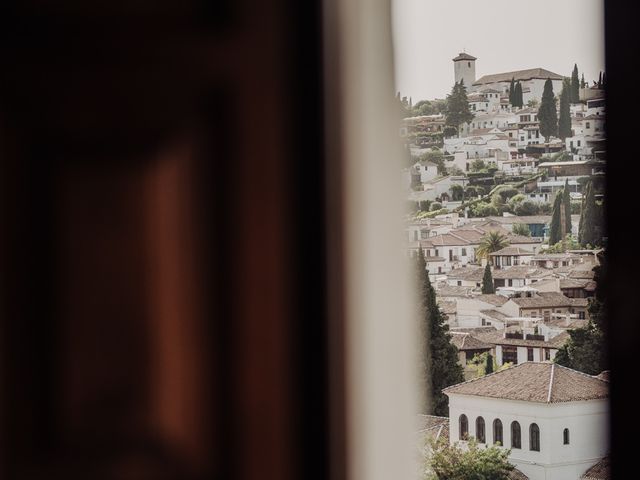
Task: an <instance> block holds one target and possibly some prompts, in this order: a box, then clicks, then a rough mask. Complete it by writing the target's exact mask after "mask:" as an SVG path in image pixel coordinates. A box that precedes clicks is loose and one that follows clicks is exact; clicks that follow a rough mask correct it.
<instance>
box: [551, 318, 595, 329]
mask: <svg viewBox="0 0 640 480" xmlns="http://www.w3.org/2000/svg"><path fill="white" fill-rule="evenodd" d="M544 323H545V325H548V326H550V327H553V328H566V329H570V328H584V327H586V326H587V324H588V323H589V321H588V320H586V319H584V320H583V319H580V318H570V319H569V323H568V324H567V321H566V319H564V318H552V319H550V320H547V321H545V322H544Z"/></svg>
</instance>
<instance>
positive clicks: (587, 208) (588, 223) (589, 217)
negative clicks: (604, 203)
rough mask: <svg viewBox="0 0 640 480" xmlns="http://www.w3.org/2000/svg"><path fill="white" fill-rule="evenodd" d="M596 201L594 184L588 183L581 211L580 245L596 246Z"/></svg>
mask: <svg viewBox="0 0 640 480" xmlns="http://www.w3.org/2000/svg"><path fill="white" fill-rule="evenodd" d="M596 223H597V220H596V201H595V195H594V192H593V182H591V181H589V182H587V184H586V186H585V188H584V191H583V192H582V208H581V209H580V226H579V229H578V242H580V245H583V246H586V245H588V244H589V245H596V244H597V243H600V242H597V238H596V228H595V226H596V225H595V224H596Z"/></svg>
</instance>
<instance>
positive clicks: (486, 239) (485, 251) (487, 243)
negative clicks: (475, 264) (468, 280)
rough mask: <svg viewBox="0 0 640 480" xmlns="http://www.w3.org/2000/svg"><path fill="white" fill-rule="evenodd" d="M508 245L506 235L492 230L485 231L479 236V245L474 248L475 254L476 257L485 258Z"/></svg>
mask: <svg viewBox="0 0 640 480" xmlns="http://www.w3.org/2000/svg"><path fill="white" fill-rule="evenodd" d="M508 245H509V241H508V240H507V237H506V236H504V235H502V234H501V233H500V232H497V231H495V230H492V231H490V232H488V233H485V234H484V235H483V236H482V237H481V238H480V245H479V246H478V248H477V249H476V256H477V257H478V258H486V257H488V256H489V254H490V253H493V252H497V251H498V250H502V249H503V248H505V247H506V246H508Z"/></svg>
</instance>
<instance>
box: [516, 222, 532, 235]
mask: <svg viewBox="0 0 640 480" xmlns="http://www.w3.org/2000/svg"><path fill="white" fill-rule="evenodd" d="M513 233H514V234H515V235H522V236H524V237H530V236H531V230H530V229H529V227H528V226H527V225H526V224H525V223H514V224H513Z"/></svg>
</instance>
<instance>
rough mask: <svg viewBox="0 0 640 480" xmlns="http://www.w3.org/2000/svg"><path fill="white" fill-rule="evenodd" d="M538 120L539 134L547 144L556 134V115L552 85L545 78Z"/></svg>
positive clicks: (548, 79) (549, 80)
mask: <svg viewBox="0 0 640 480" xmlns="http://www.w3.org/2000/svg"><path fill="white" fill-rule="evenodd" d="M538 120H539V121H540V134H541V135H542V136H543V137H544V141H545V143H549V138H550V137H553V136H555V135H557V133H558V115H557V113H556V102H555V99H554V97H553V84H552V83H551V79H550V78H547V81H546V82H544V90H543V92H542V100H541V101H540V108H539V109H538Z"/></svg>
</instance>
